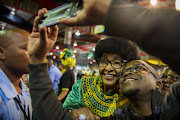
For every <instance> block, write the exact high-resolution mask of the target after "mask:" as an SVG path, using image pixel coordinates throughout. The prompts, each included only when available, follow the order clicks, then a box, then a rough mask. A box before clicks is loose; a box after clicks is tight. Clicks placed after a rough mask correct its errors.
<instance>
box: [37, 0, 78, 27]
mask: <svg viewBox="0 0 180 120" xmlns="http://www.w3.org/2000/svg"><path fill="white" fill-rule="evenodd" d="M78 6H79V2H71V3H66V4H64V5H62V6H59V7H57V8H54V9H52V10H49V11H48V12H47V13H46V14H45V15H44V19H43V20H41V22H42V23H41V24H39V26H38V27H39V28H40V27H44V26H45V27H50V26H53V25H56V24H58V21H59V20H60V19H62V18H69V17H73V16H76V11H77V9H78Z"/></svg>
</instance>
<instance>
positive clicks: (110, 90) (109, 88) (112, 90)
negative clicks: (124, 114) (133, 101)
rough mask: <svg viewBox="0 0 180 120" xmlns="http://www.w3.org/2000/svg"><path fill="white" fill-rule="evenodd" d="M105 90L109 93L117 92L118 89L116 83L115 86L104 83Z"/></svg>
mask: <svg viewBox="0 0 180 120" xmlns="http://www.w3.org/2000/svg"><path fill="white" fill-rule="evenodd" d="M103 90H104V91H105V92H106V93H108V94H115V93H117V91H118V90H117V86H116V85H114V86H106V85H103Z"/></svg>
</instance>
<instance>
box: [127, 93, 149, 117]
mask: <svg viewBox="0 0 180 120" xmlns="http://www.w3.org/2000/svg"><path fill="white" fill-rule="evenodd" d="M128 99H129V101H130V103H131V106H132V109H133V110H134V112H135V113H136V114H138V115H140V116H149V115H151V114H152V109H151V92H150V91H149V93H147V94H144V95H136V96H133V97H131V98H128Z"/></svg>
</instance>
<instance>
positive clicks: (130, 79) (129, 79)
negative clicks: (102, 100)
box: [124, 78, 134, 82]
mask: <svg viewBox="0 0 180 120" xmlns="http://www.w3.org/2000/svg"><path fill="white" fill-rule="evenodd" d="M132 80H134V79H132V78H128V79H126V80H125V81H132ZM125 81H124V82H125Z"/></svg>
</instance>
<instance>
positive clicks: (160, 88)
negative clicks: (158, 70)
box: [156, 79, 163, 91]
mask: <svg viewBox="0 0 180 120" xmlns="http://www.w3.org/2000/svg"><path fill="white" fill-rule="evenodd" d="M162 88H163V83H162V80H160V79H159V80H157V81H156V90H158V91H161V90H162Z"/></svg>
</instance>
